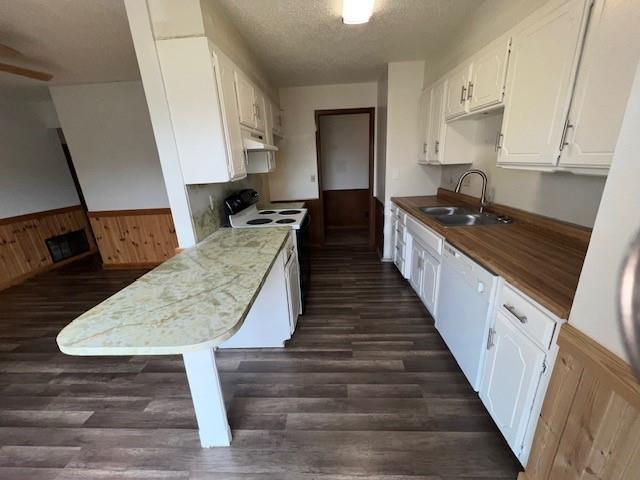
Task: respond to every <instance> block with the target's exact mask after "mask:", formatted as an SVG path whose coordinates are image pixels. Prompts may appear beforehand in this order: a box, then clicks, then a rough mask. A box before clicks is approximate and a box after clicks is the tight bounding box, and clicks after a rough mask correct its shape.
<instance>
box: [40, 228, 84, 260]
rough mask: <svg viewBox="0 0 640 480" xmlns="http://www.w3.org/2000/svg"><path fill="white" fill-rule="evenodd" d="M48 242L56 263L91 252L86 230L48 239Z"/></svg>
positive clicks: (52, 257)
mask: <svg viewBox="0 0 640 480" xmlns="http://www.w3.org/2000/svg"><path fill="white" fill-rule="evenodd" d="M46 242H47V248H48V249H49V253H50V254H51V259H52V260H53V261H54V263H55V262H60V261H62V260H66V259H67V258H71V257H75V256H76V255H80V254H81V253H84V252H88V251H89V242H88V241H87V234H86V233H85V231H84V229H83V230H76V231H74V232H69V233H65V234H64V235H57V236H55V237H51V238H47V240H46Z"/></svg>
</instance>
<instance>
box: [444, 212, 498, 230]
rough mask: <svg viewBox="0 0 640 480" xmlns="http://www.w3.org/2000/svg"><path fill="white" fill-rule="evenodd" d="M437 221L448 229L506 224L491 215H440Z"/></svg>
mask: <svg viewBox="0 0 640 480" xmlns="http://www.w3.org/2000/svg"><path fill="white" fill-rule="evenodd" d="M435 219H436V220H437V221H438V222H440V223H442V224H443V225H446V226H447V227H468V226H472V225H498V224H500V223H506V222H504V221H502V220H501V219H500V218H498V216H497V215H492V214H490V213H467V214H453V215H438V216H436V217H435Z"/></svg>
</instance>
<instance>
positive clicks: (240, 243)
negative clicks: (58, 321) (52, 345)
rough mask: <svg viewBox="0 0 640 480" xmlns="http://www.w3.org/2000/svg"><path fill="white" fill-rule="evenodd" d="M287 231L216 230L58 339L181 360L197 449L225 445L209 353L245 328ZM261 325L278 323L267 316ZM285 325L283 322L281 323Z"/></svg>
mask: <svg viewBox="0 0 640 480" xmlns="http://www.w3.org/2000/svg"><path fill="white" fill-rule="evenodd" d="M289 232H290V229H289V228H282V227H281V228H259V229H226V228H223V229H219V230H218V231H216V232H215V233H213V234H212V235H211V236H209V237H208V238H207V239H205V240H204V241H202V242H201V243H199V244H198V245H196V246H195V247H193V248H189V249H186V250H184V251H183V252H181V253H179V254H178V255H176V256H175V257H173V258H171V259H169V260H167V261H166V262H164V263H163V264H162V265H160V266H159V267H157V268H155V269H154V270H152V271H151V272H149V273H147V274H145V275H144V276H142V277H140V278H139V279H138V280H136V281H135V282H134V283H132V284H131V285H129V286H128V287H126V288H124V289H123V290H121V291H119V292H118V293H116V294H115V295H113V296H112V297H110V298H108V299H107V300H105V301H104V302H102V303H101V304H99V305H97V306H96V307H95V308H93V309H91V310H89V311H88V312H86V313H84V314H83V315H81V316H80V317H78V318H77V319H75V320H74V321H73V322H71V323H70V324H69V325H67V326H66V327H65V328H64V329H63V330H62V331H61V332H60V333H59V335H58V337H57V342H58V346H59V348H60V350H61V351H62V352H63V353H66V354H68V355H97V356H101V355H171V354H181V355H182V356H183V359H184V363H185V368H186V372H187V377H188V380H189V388H190V390H191V397H192V400H193V405H194V409H195V413H196V418H197V420H198V428H199V434H200V442H201V444H202V446H203V447H212V446H228V445H229V444H230V442H231V430H230V429H229V424H228V422H227V416H226V410H225V406H224V401H223V396H222V390H221V386H220V380H219V378H218V370H217V368H216V363H215V348H216V347H217V346H218V345H220V344H221V343H223V342H224V341H225V340H227V339H229V338H230V337H232V336H233V335H234V334H235V333H236V332H237V331H238V330H240V328H241V327H242V326H243V322H244V320H245V318H246V317H247V314H248V313H249V310H250V309H251V307H252V305H253V303H254V301H255V300H256V298H257V297H258V294H259V293H260V291H261V289H262V287H263V285H264V284H265V283H269V282H271V281H272V280H271V278H272V277H273V278H276V280H275V281H276V282H277V285H276V286H275V288H283V289H284V288H286V287H285V285H284V283H282V285H280V281H279V280H277V279H279V278H280V276H274V275H270V273H271V271H272V270H274V269H275V265H280V263H279V262H281V261H282V259H281V256H282V254H283V252H282V250H283V246H284V245H285V242H286V240H287V237H288V235H289ZM265 321H268V322H273V321H275V322H279V321H280V319H279V318H273V317H272V315H271V314H269V315H265ZM285 321H286V322H287V324H288V317H287V318H286V319H285Z"/></svg>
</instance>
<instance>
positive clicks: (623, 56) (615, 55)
mask: <svg viewBox="0 0 640 480" xmlns="http://www.w3.org/2000/svg"><path fill="white" fill-rule="evenodd" d="M639 21H640V2H638V1H637V0H598V1H597V2H596V3H595V5H594V7H593V11H592V13H591V18H590V20H589V28H588V30H587V37H586V39H585V43H584V48H583V51H582V57H581V60H580V67H579V70H578V76H577V79H576V87H575V92H574V95H573V100H572V102H571V110H570V111H569V117H568V120H567V123H568V127H567V133H566V138H565V141H566V145H564V146H563V149H562V154H561V156H560V165H562V166H567V167H574V166H575V167H581V168H585V169H589V170H588V171H593V170H595V169H601V171H600V173H603V174H606V172H607V169H608V167H609V165H610V164H611V159H612V157H613V152H614V149H615V146H616V142H617V141H618V133H619V132H620V125H621V124H622V117H623V116H624V112H625V109H626V106H627V100H628V98H629V92H630V91H631V84H632V83H633V77H634V74H635V71H636V65H637V64H638V58H640V28H639V27H638V22H639Z"/></svg>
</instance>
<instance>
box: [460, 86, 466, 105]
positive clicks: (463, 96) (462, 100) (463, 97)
mask: <svg viewBox="0 0 640 480" xmlns="http://www.w3.org/2000/svg"><path fill="white" fill-rule="evenodd" d="M466 98H467V87H466V86H465V85H462V90H460V103H464V101H465V100H466Z"/></svg>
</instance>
